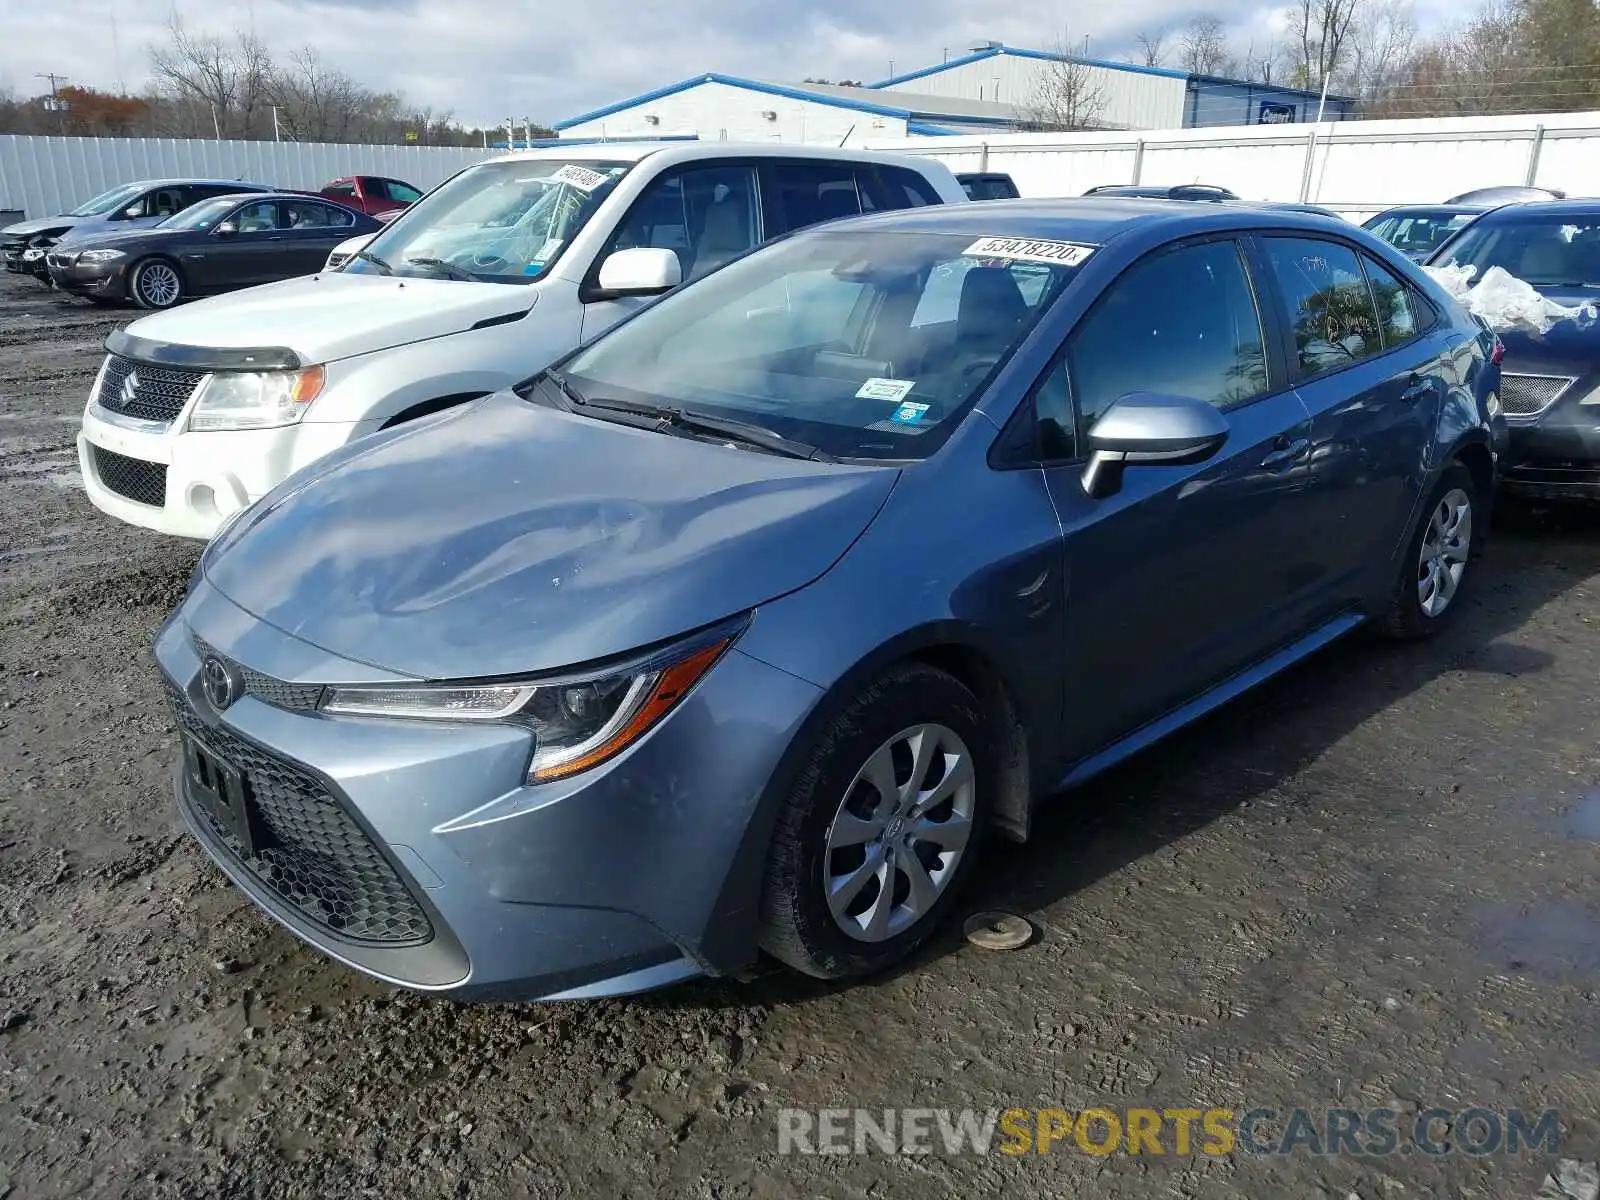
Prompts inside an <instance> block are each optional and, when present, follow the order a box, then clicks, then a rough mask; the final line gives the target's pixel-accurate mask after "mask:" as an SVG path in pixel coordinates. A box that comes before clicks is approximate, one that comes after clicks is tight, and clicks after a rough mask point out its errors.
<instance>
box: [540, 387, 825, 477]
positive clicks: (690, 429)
mask: <svg viewBox="0 0 1600 1200" xmlns="http://www.w3.org/2000/svg"><path fill="white" fill-rule="evenodd" d="M545 374H546V375H547V376H548V377H549V378H550V379H551V380H552V381H553V382H554V383H555V385H556V386H557V387H558V388H560V389H561V394H562V395H563V396H565V397H566V398H567V399H568V400H570V401H571V402H572V403H573V404H576V405H578V406H579V407H581V408H598V409H602V410H603V411H605V412H614V413H626V414H627V415H628V416H630V417H644V418H647V419H648V420H651V421H654V422H656V425H655V428H657V429H660V430H663V431H666V430H669V429H681V430H683V431H684V432H686V433H710V434H715V435H717V436H719V437H725V438H728V439H730V440H732V441H736V442H742V443H744V444H745V445H747V446H754V447H756V448H757V449H759V450H765V451H767V452H768V453H770V454H781V455H783V456H784V457H786V458H806V459H810V460H811V461H813V462H838V461H839V460H838V459H836V458H834V457H833V455H831V454H828V453H827V452H825V451H823V450H822V449H820V448H818V447H816V446H813V445H811V444H810V443H809V442H802V441H798V440H796V439H795V438H790V437H785V436H784V435H783V434H781V433H776V432H774V431H773V430H771V429H768V428H766V426H764V425H757V424H755V423H754V422H753V421H740V420H737V419H735V418H733V417H714V416H711V415H710V414H709V413H692V412H689V411H687V410H685V409H682V408H675V407H673V406H671V405H667V404H642V403H640V402H638V401H636V400H619V399H615V398H613V397H610V396H601V397H590V396H584V395H582V394H581V393H579V392H578V391H576V390H575V389H574V388H573V386H572V385H571V384H570V383H568V382H567V381H566V379H565V378H563V377H562V376H560V375H557V374H556V373H555V372H553V371H547V372H545Z"/></svg>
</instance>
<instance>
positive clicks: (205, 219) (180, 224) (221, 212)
mask: <svg viewBox="0 0 1600 1200" xmlns="http://www.w3.org/2000/svg"><path fill="white" fill-rule="evenodd" d="M238 203H239V201H238V200H237V199H236V198H234V197H232V196H223V197H219V198H218V199H215V200H202V201H201V202H200V203H199V204H191V205H190V206H189V207H188V208H186V209H184V210H183V211H182V212H178V213H174V214H173V215H172V216H170V217H168V218H167V219H166V220H165V221H157V222H156V225H157V227H159V228H161V229H209V228H211V226H213V225H215V224H216V223H217V222H218V221H220V220H222V218H223V217H225V216H227V215H228V213H230V212H232V211H233V207H234V205H236V204H238Z"/></svg>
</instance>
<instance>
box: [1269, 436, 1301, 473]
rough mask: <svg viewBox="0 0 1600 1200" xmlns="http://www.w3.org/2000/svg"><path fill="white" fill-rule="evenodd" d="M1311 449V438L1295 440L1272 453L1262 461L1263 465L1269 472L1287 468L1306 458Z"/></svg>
mask: <svg viewBox="0 0 1600 1200" xmlns="http://www.w3.org/2000/svg"><path fill="white" fill-rule="evenodd" d="M1309 449H1311V440H1310V439H1309V438H1295V440H1294V441H1292V442H1290V443H1289V444H1288V445H1287V446H1281V447H1279V448H1278V449H1276V450H1274V451H1272V453H1270V454H1268V455H1267V456H1266V457H1265V458H1263V459H1262V460H1261V465H1262V466H1263V467H1265V468H1266V469H1267V470H1269V471H1275V470H1277V469H1278V468H1280V467H1287V466H1290V465H1291V464H1293V463H1295V462H1298V461H1299V460H1300V459H1302V458H1304V457H1305V453H1306V451H1307V450H1309Z"/></svg>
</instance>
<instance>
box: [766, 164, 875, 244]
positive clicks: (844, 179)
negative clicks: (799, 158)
mask: <svg viewBox="0 0 1600 1200" xmlns="http://www.w3.org/2000/svg"><path fill="white" fill-rule="evenodd" d="M772 180H773V186H774V187H775V188H776V189H777V193H778V196H777V199H778V206H779V211H780V212H781V213H782V214H783V227H784V230H785V231H790V230H795V229H804V228H805V227H806V226H808V225H816V224H818V223H819V222H822V221H832V220H835V219H837V218H839V217H854V216H859V215H860V214H861V207H862V206H861V196H860V193H859V192H858V191H857V190H856V174H855V166H854V164H853V163H827V162H816V163H812V162H807V163H799V162H795V163H786V162H779V163H775V164H774V165H773V167H772Z"/></svg>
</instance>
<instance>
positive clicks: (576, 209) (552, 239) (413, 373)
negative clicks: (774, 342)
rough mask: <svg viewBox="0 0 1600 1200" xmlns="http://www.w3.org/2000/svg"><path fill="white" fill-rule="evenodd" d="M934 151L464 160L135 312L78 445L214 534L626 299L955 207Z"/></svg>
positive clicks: (788, 150)
mask: <svg viewBox="0 0 1600 1200" xmlns="http://www.w3.org/2000/svg"><path fill="white" fill-rule="evenodd" d="M965 200H966V197H965V194H964V193H963V191H962V189H961V186H960V184H958V183H957V182H956V180H955V177H954V176H953V175H952V174H951V173H950V172H949V171H948V170H947V169H946V168H945V167H944V166H943V165H941V164H939V163H937V162H933V161H931V160H928V159H924V158H920V157H911V156H896V155H891V154H884V153H879V152H876V151H855V150H844V149H834V148H817V147H804V146H784V145H754V146H746V145H739V144H736V143H727V142H713V143H701V142H673V143H609V144H605V143H602V144H596V145H584V146H575V147H573V148H571V149H568V148H566V147H549V148H545V149H540V150H533V151H527V152H523V153H519V154H512V155H507V156H504V157H500V158H496V159H491V160H489V161H487V162H483V163H479V164H477V165H475V166H472V167H469V168H467V169H466V170H464V171H462V172H461V173H459V174H458V175H456V176H454V177H453V178H452V179H450V180H448V181H447V182H446V183H444V184H442V185H441V186H440V187H438V188H437V189H435V190H434V191H433V192H431V193H430V194H428V195H427V196H425V197H424V198H423V199H422V200H420V201H418V202H417V203H416V204H414V205H412V207H410V208H409V209H407V210H406V211H405V212H404V213H402V214H401V215H400V216H399V217H397V218H396V219H395V220H394V221H393V223H392V224H390V225H389V227H388V228H386V229H384V230H383V231H382V232H380V233H378V234H376V235H375V236H374V237H373V238H372V240H371V241H370V242H368V243H367V244H366V245H364V246H362V247H361V248H360V249H359V250H356V251H355V252H354V253H353V254H352V256H351V257H350V258H349V259H348V261H346V262H344V263H343V264H342V265H341V266H340V267H339V268H338V269H337V270H334V271H323V272H320V273H318V274H316V275H309V276H305V277H302V278H298V279H290V280H286V281H284V282H282V283H274V284H268V285H266V286H263V287H256V288H250V289H247V290H245V291H241V292H234V293H232V294H230V295H226V296H219V297H216V298H214V299H208V300H200V301H197V302H195V303H193V304H189V305H185V306H183V307H181V308H177V309H173V310H171V311H167V312H160V313H155V314H152V315H150V316H147V317H144V318H141V319H140V320H138V321H135V322H134V323H133V324H132V325H130V326H128V328H127V329H126V330H123V331H119V332H117V333H114V334H112V335H111V337H109V338H108V339H107V341H106V348H107V350H108V351H109V352H110V353H109V354H108V355H107V357H106V360H105V363H104V364H103V365H102V367H101V369H100V374H99V376H98V377H97V379H96V380H95V384H94V388H93V390H92V391H91V393H90V396H89V402H88V405H87V407H86V409H85V411H84V415H83V428H82V432H81V433H80V435H79V438H78V451H79V461H80V465H81V467H82V470H83V479H84V485H85V487H86V489H87V490H88V493H89V498H90V499H91V500H92V501H93V502H94V503H95V505H96V506H98V507H99V508H101V509H102V510H104V511H105V512H107V513H110V514H111V515H112V516H114V517H118V518H120V519H121V520H124V521H127V522H130V523H132V524H135V525H142V526H146V527H148V528H150V529H155V530H159V531H161V532H163V533H170V534H177V535H180V536H184V537H194V538H208V537H210V536H211V535H212V533H214V532H215V531H216V529H217V528H218V526H219V525H220V524H221V523H222V522H223V521H224V520H226V519H227V518H228V517H229V516H231V515H232V514H233V513H235V512H237V511H238V510H239V509H241V508H243V507H244V506H246V505H248V504H250V503H251V502H253V501H254V500H256V499H258V498H259V497H261V496H262V495H264V494H265V493H266V492H267V491H268V490H270V489H271V488H272V487H274V486H275V485H277V484H278V483H280V482H281V481H282V480H283V479H285V478H286V477H287V476H288V475H289V474H290V473H292V472H293V471H296V470H298V469H299V468H300V467H302V466H305V465H306V464H308V463H310V462H313V461H314V460H316V459H318V458H320V457H322V456H323V455H325V454H327V453H329V452H331V451H333V450H335V449H337V448H338V447H340V446H343V445H345V444H346V443H348V442H350V441H351V440H353V439H355V438H358V437H362V436H364V435H366V434H369V433H372V432H374V431H376V430H379V429H382V428H385V427H386V426H390V425H394V424H397V423H399V422H402V421H407V420H411V419H414V418H416V417H419V416H422V415H425V414H427V413H430V412H435V411H438V410H439V409H442V408H447V407H450V406H451V405H455V404H460V403H464V402H466V401H468V400H471V399H474V398H476V397H478V396H482V395H485V394H487V393H489V392H493V391H496V390H498V389H500V388H504V387H507V386H510V385H511V384H514V383H517V382H519V381H521V380H523V379H526V378H528V377H529V376H530V375H533V374H535V373H536V372H538V371H540V370H542V369H543V368H544V367H546V366H548V365H549V364H550V363H551V362H553V361H554V360H555V359H556V358H558V357H560V356H561V355H562V354H565V353H566V352H568V351H569V350H571V349H573V348H574V347H576V346H577V345H579V344H580V343H582V342H585V341H587V340H589V339H590V338H593V337H595V336H596V335H598V334H599V333H600V332H602V331H604V330H605V329H607V328H608V327H609V326H611V325H612V324H614V323H615V322H616V321H618V320H619V319H621V318H622V317H623V316H625V315H626V314H627V313H629V312H631V311H633V310H634V309H636V308H637V307H638V306H639V305H641V304H644V303H647V302H648V300H649V298H650V297H653V296H657V295H659V294H661V293H662V292H664V291H667V290H669V289H670V288H672V287H674V286H676V285H677V284H678V283H680V282H682V281H687V280H692V279H695V278H698V277H699V276H701V275H704V274H705V273H706V272H707V271H710V270H712V269H713V268H715V267H717V266H719V265H721V264H722V263H724V262H726V261H727V260H728V259H730V258H733V257H734V256H736V255H739V254H742V253H743V252H744V251H746V250H748V249H750V248H751V247H753V246H756V245H758V244H760V243H761V242H763V241H765V240H768V239H770V238H773V237H776V236H778V235H779V234H782V233H786V232H788V231H790V230H793V229H798V228H801V227H803V226H806V225H811V224H814V223H816V222H818V221H825V220H831V219H833V218H837V217H844V216H849V215H852V214H856V213H861V212H875V211H879V210H882V209H891V208H906V207H912V206H916V205H922V204H941V203H956V202H965Z"/></svg>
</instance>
